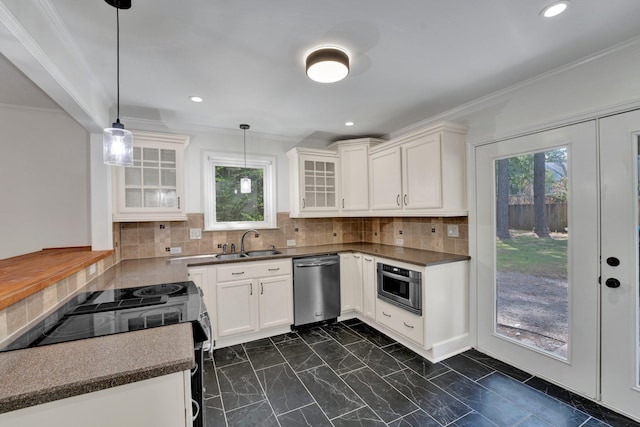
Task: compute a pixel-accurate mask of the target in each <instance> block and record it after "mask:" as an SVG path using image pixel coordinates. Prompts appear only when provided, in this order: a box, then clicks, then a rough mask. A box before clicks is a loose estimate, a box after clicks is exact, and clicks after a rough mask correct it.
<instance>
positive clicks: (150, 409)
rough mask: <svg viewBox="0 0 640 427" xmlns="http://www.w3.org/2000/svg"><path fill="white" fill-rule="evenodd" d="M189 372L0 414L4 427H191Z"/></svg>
mask: <svg viewBox="0 0 640 427" xmlns="http://www.w3.org/2000/svg"><path fill="white" fill-rule="evenodd" d="M190 381H191V374H190V372H189V371H184V372H176V373H173V374H169V375H163V376H160V377H155V378H151V379H148V380H143V381H138V382H134V383H130V384H125V385H121V386H117V387H112V388H107V389H104V390H99V391H94V392H91V393H86V394H81V395H78V396H74V397H68V398H66V399H60V400H55V401H53V402H48V403H43V404H41V405H36V406H30V407H28V408H24V409H19V410H17V411H12V412H5V413H3V414H0V425H1V426H3V427H40V426H49V427H69V426H71V427H73V426H82V427H120V426H137V427H177V426H183V427H191V426H192V425H193V423H192V421H191V385H190Z"/></svg>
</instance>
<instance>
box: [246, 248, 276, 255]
mask: <svg viewBox="0 0 640 427" xmlns="http://www.w3.org/2000/svg"><path fill="white" fill-rule="evenodd" d="M281 253H282V252H280V251H278V250H275V249H265V250H261V251H249V252H246V254H247V256H273V255H280V254H281Z"/></svg>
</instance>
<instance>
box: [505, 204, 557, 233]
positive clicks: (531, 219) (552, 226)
mask: <svg viewBox="0 0 640 427" xmlns="http://www.w3.org/2000/svg"><path fill="white" fill-rule="evenodd" d="M545 209H546V215H547V225H548V226H549V230H550V231H557V232H565V231H566V229H567V226H568V224H567V204H566V203H547V204H546V205H545ZM535 223H536V222H535V212H534V209H533V204H523V205H509V228H513V229H516V230H533V229H534V227H535Z"/></svg>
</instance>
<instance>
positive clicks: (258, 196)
mask: <svg viewBox="0 0 640 427" xmlns="http://www.w3.org/2000/svg"><path fill="white" fill-rule="evenodd" d="M204 159H205V161H204V171H205V180H204V181H205V182H204V189H205V194H204V203H205V206H204V217H205V230H235V229H246V228H275V227H276V201H275V200H276V199H275V164H276V160H275V158H274V157H268V156H257V155H250V154H247V159H246V167H245V161H244V158H243V156H241V155H235V154H231V153H214V152H207V153H205V156H204ZM242 178H249V179H250V180H251V191H250V192H249V193H242V192H241V191H240V179H242Z"/></svg>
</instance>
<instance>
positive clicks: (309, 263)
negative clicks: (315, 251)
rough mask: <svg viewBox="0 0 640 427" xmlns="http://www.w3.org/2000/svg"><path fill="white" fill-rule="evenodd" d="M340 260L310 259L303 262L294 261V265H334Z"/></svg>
mask: <svg viewBox="0 0 640 427" xmlns="http://www.w3.org/2000/svg"><path fill="white" fill-rule="evenodd" d="M339 262H340V260H329V261H311V262H305V263H294V266H295V267H299V268H307V267H326V266H330V265H336V264H338V263H339Z"/></svg>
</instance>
